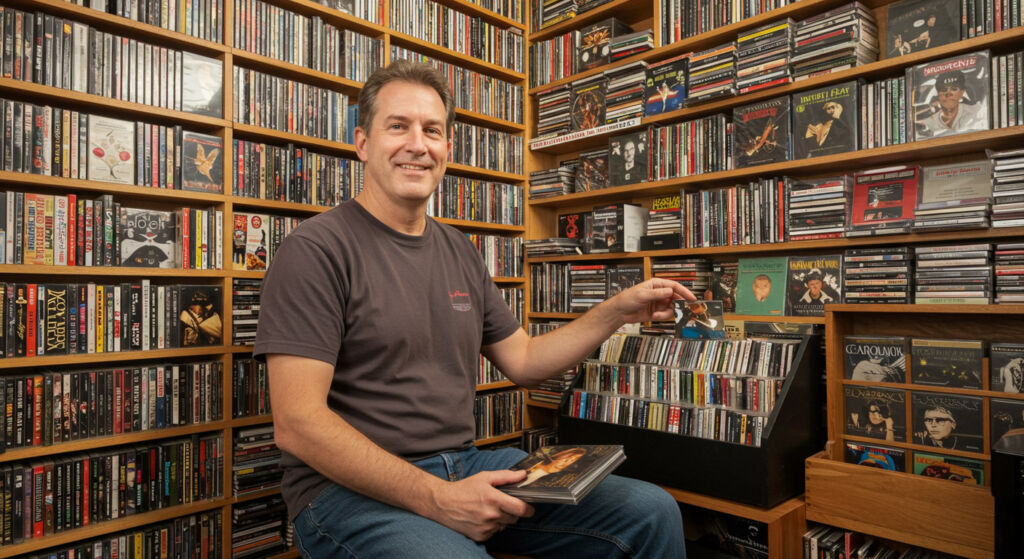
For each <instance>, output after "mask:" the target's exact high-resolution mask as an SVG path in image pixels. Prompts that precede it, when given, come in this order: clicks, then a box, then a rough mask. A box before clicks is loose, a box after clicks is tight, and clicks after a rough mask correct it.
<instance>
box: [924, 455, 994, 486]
mask: <svg viewBox="0 0 1024 559" xmlns="http://www.w3.org/2000/svg"><path fill="white" fill-rule="evenodd" d="M914 473H915V474H917V475H921V476H928V477H935V478H939V479H948V480H949V481H956V482H960V483H967V484H970V485H985V463H984V462H982V461H981V460H972V459H970V458H962V457H960V456H942V455H940V454H931V453H929V452H914Z"/></svg>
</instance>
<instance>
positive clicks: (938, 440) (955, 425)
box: [911, 391, 984, 452]
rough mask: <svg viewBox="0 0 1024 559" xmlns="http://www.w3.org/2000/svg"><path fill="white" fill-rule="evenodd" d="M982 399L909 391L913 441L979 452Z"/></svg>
mask: <svg viewBox="0 0 1024 559" xmlns="http://www.w3.org/2000/svg"><path fill="white" fill-rule="evenodd" d="M981 402H982V398H979V397H977V396H961V395H958V394H944V393H935V392H917V391H915V392H912V393H911V413H912V414H913V418H914V441H913V442H914V443H915V444H920V445H925V446H930V447H937V448H946V449H955V450H966V451H970V452H982V451H983V448H984V445H983V438H982V432H983V424H984V418H983V416H982V405H981Z"/></svg>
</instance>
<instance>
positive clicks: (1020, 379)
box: [989, 342, 1024, 394]
mask: <svg viewBox="0 0 1024 559" xmlns="http://www.w3.org/2000/svg"><path fill="white" fill-rule="evenodd" d="M989 355H990V358H989V370H990V371H991V378H990V379H989V387H990V389H991V390H992V391H994V392H1006V393H1010V394H1020V393H1022V392H1024V343H1011V342H992V344H991V345H990V346H989Z"/></svg>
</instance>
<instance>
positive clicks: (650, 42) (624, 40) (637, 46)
mask: <svg viewBox="0 0 1024 559" xmlns="http://www.w3.org/2000/svg"><path fill="white" fill-rule="evenodd" d="M653 48H654V31H653V30H651V29H646V30H644V31H637V32H635V33H625V34H622V35H616V36H614V37H612V42H611V49H612V62H615V61H617V60H622V59H623V58H626V57H628V56H633V55H634V54H640V53H641V52H644V51H648V50H651V49H653Z"/></svg>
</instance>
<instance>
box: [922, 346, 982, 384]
mask: <svg viewBox="0 0 1024 559" xmlns="http://www.w3.org/2000/svg"><path fill="white" fill-rule="evenodd" d="M910 356H911V362H910V363H911V365H910V376H911V379H910V381H911V382H912V383H914V384H927V385H930V386H946V387H950V388H973V389H978V390H980V389H981V371H982V359H983V358H984V356H985V345H984V342H982V341H981V340H940V339H930V338H914V339H912V340H911V341H910Z"/></svg>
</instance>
